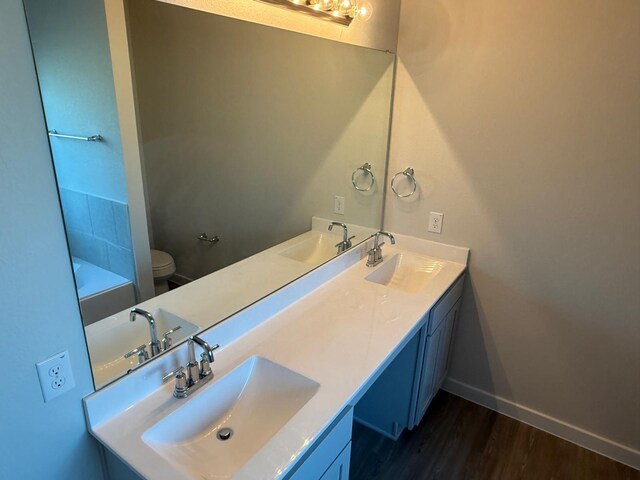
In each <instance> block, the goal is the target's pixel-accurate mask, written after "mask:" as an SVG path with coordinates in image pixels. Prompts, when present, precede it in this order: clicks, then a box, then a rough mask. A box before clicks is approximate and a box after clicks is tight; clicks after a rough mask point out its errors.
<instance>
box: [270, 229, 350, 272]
mask: <svg viewBox="0 0 640 480" xmlns="http://www.w3.org/2000/svg"><path fill="white" fill-rule="evenodd" d="M341 240H342V237H339V236H336V235H327V234H324V233H322V234H320V235H317V236H314V237H312V238H308V239H307V240H303V241H301V242H300V243H297V244H295V245H293V246H292V247H289V248H287V249H286V250H284V251H282V252H280V255H282V256H283V257H287V258H290V259H292V260H296V261H298V262H303V263H307V264H309V265H313V266H317V265H320V264H322V263H324V262H326V261H327V260H330V259H331V258H333V257H335V256H336V255H337V254H338V247H336V246H335V245H336V244H337V243H339V242H340V241H341Z"/></svg>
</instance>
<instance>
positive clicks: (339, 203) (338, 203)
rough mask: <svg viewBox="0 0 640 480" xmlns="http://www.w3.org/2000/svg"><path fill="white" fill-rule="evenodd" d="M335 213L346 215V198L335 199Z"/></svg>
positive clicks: (336, 197) (337, 197)
mask: <svg viewBox="0 0 640 480" xmlns="http://www.w3.org/2000/svg"><path fill="white" fill-rule="evenodd" d="M333 213H337V214H338V215H344V197H339V196H337V195H336V196H335V197H333Z"/></svg>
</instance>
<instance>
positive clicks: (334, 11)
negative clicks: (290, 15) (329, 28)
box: [258, 0, 371, 27]
mask: <svg viewBox="0 0 640 480" xmlns="http://www.w3.org/2000/svg"><path fill="white" fill-rule="evenodd" d="M258 1H260V2H264V3H270V4H272V5H278V6H281V7H286V8H288V9H290V10H295V11H297V12H301V13H306V14H307V15H312V16H314V17H316V18H319V19H322V20H328V21H330V22H334V23H339V24H340V25H344V26H347V27H348V26H349V25H351V22H352V21H353V19H354V18H358V19H359V20H368V19H369V18H371V4H370V3H369V2H367V1H362V0H258Z"/></svg>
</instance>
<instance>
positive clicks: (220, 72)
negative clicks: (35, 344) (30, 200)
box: [25, 0, 394, 387]
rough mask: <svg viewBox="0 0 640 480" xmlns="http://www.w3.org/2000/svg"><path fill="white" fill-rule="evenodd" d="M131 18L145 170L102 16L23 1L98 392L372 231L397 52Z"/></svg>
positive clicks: (195, 18)
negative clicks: (189, 298) (185, 301)
mask: <svg viewBox="0 0 640 480" xmlns="http://www.w3.org/2000/svg"><path fill="white" fill-rule="evenodd" d="M124 5H125V9H126V10H125V11H126V14H127V19H126V20H127V25H126V29H125V28H124V26H123V29H122V31H126V32H127V45H128V49H129V54H130V65H126V66H125V67H126V70H127V71H130V76H131V82H130V88H132V89H133V91H132V92H130V93H133V95H132V98H135V105H133V107H135V112H136V118H135V122H132V124H134V125H136V124H137V128H138V130H137V138H138V141H139V144H138V151H139V155H137V153H138V152H136V155H131V154H130V152H129V153H128V152H127V151H125V150H126V149H123V147H122V143H121V135H122V136H123V137H124V135H125V134H126V133H130V132H125V131H122V130H121V125H120V123H121V122H122V118H123V107H122V105H123V102H124V101H125V100H123V98H124V97H126V95H122V92H121V91H120V90H118V88H116V86H115V85H114V76H113V75H114V74H113V70H114V66H115V64H113V63H112V48H114V47H113V43H114V39H113V38H112V39H111V43H110V39H109V36H108V34H107V23H106V16H105V10H104V4H103V2H100V1H96V0H92V1H83V2H80V1H79V0H65V1H62V2H48V1H46V0H25V7H26V12H27V17H28V22H29V28H30V33H31V38H32V46H33V51H34V58H35V61H36V67H37V71H38V76H39V80H40V87H41V93H42V99H43V105H44V110H45V116H46V120H47V126H48V129H49V131H50V143H51V150H52V154H53V158H54V164H55V168H56V174H57V177H58V184H59V185H58V186H59V191H60V199H61V204H62V208H63V213H64V218H65V223H66V228H67V237H68V241H69V248H70V253H71V257H72V259H73V267H74V272H75V275H76V283H77V287H78V296H79V300H80V305H81V310H82V314H83V319H84V323H85V326H86V334H87V342H88V345H89V352H90V357H91V362H92V368H93V372H94V379H95V383H96V387H100V386H102V385H104V384H106V383H108V382H109V381H111V380H112V379H114V378H117V377H118V376H120V375H123V374H125V373H126V372H127V371H129V370H131V369H133V368H135V367H136V366H137V365H139V364H141V363H144V362H145V361H147V360H148V359H150V358H153V357H154V356H156V355H157V354H159V353H162V352H163V351H165V350H167V349H169V348H171V347H172V346H174V345H176V344H178V343H180V342H181V341H182V340H184V339H185V338H186V337H188V336H189V335H192V334H194V333H197V332H198V331H200V330H202V329H204V328H208V327H210V326H211V325H214V324H216V323H218V322H220V321H222V320H223V319H225V318H227V317H229V316H230V315H232V314H234V313H235V312H237V311H239V310H241V309H243V308H244V307H246V306H247V305H250V304H252V303H253V302H255V301H257V300H259V299H260V298H263V297H264V296H265V295H268V294H269V293H271V292H273V291H274V290H277V289H278V288H280V287H282V286H283V285H286V284H287V283H289V282H291V281H292V280H294V279H296V278H298V277H300V276H301V275H304V274H305V273H307V272H309V271H310V270H312V269H313V268H315V267H317V266H319V265H321V264H322V263H324V262H326V261H327V260H329V259H331V258H333V257H334V256H335V255H337V254H339V253H341V252H343V251H345V250H347V249H348V248H350V247H351V246H352V245H355V244H356V243H359V242H361V241H363V240H364V239H366V238H368V237H369V236H370V235H371V233H373V232H374V231H376V230H378V229H379V228H380V226H381V217H382V194H383V185H384V179H385V170H386V154H387V139H388V130H389V115H390V102H391V92H392V70H393V64H394V56H393V55H392V54H389V53H386V52H380V51H375V50H370V49H365V48H361V47H355V46H351V45H347V44H343V43H338V42H333V41H329V40H324V39H320V38H315V37H311V36H306V35H302V34H297V33H292V32H288V31H284V30H280V29H276V28H271V27H267V26H263V25H257V24H253V23H249V22H244V21H240V20H235V19H231V18H226V17H222V16H218V15H214V14H210V13H205V12H200V11H196V10H192V9H189V8H184V7H178V6H174V5H170V4H167V3H164V2H161V1H156V0H129V1H127V2H125V4H124ZM110 31H112V30H111V29H110ZM113 58H116V55H113ZM118 58H120V57H119V56H118ZM119 67H123V66H122V65H119ZM120 88H121V87H120ZM97 135H99V136H100V138H98V137H96V136H97ZM69 137H81V138H69ZM82 137H87V138H89V140H86V139H83V138H82ZM90 137H93V138H90ZM136 172H137V173H138V174H136ZM137 196H139V198H141V199H142V202H141V203H142V204H141V206H140V207H141V208H136V198H138V197H137ZM139 212H143V213H142V215H140V214H139ZM140 232H143V234H142V235H140ZM151 282H153V283H151ZM181 289H192V291H194V292H198V293H199V294H201V295H202V296H204V297H206V298H207V299H208V300H209V301H210V304H211V311H210V312H209V315H208V318H206V319H201V318H182V317H180V316H176V315H175V314H173V313H172V312H173V311H178V310H180V308H179V307H184V306H183V305H181V304H180V299H181V296H180V291H181ZM134 305H136V306H138V307H139V308H140V309H141V311H140V312H139V314H130V309H131V307H132V306H134ZM180 311H184V308H182V310H180ZM145 312H148V314H146V313H145Z"/></svg>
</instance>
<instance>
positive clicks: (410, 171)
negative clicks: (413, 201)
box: [391, 167, 418, 198]
mask: <svg viewBox="0 0 640 480" xmlns="http://www.w3.org/2000/svg"><path fill="white" fill-rule="evenodd" d="M414 173H415V172H414V170H413V168H411V167H409V168H407V169H406V170H405V171H404V172H398V173H396V174H395V175H394V176H393V178H392V179H391V190H393V193H395V194H396V196H397V197H398V198H407V197H410V196H411V195H413V194H414V193H416V189H417V188H418V182H416V179H415V177H414V176H413V175H414ZM398 175H404V176H405V177H407V179H408V180H409V181H410V182H411V183H413V190H411V193H407V194H406V195H401V194H399V193H398V191H397V190H396V188H395V186H394V185H393V184H394V182H395V180H396V177H397V176H398Z"/></svg>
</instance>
